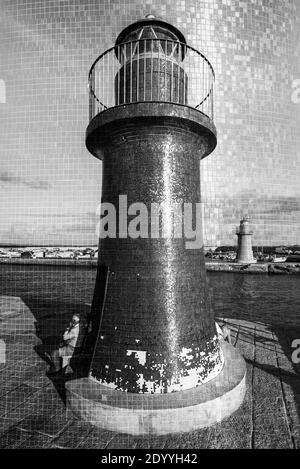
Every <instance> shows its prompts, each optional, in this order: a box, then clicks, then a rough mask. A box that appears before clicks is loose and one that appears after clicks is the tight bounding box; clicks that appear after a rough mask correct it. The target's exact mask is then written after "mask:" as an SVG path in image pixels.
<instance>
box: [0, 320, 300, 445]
mask: <svg viewBox="0 0 300 469" xmlns="http://www.w3.org/2000/svg"><path fill="white" fill-rule="evenodd" d="M225 321H226V322H227V323H229V324H230V328H231V330H232V335H233V339H234V343H235V345H236V347H237V348H238V349H239V350H240V352H241V353H242V354H243V356H244V357H245V359H246V362H247V371H248V372H247V383H248V385H247V394H246V398H245V400H244V403H243V405H242V406H241V407H240V409H239V410H238V411H237V412H235V413H234V414H233V415H232V416H231V417H229V418H228V419H226V420H224V421H223V422H221V423H220V424H217V425H214V426H212V427H210V428H206V429H203V430H200V431H194V432H192V433H186V434H185V433H183V434H178V435H168V436H163V437H143V438H141V437H140V438H137V437H133V436H130V435H124V434H118V433H113V432H110V431H105V430H101V429H97V428H95V427H93V426H91V425H90V424H87V423H84V422H81V421H79V420H78V419H76V418H75V417H74V416H73V415H72V414H71V413H70V411H68V410H66V408H65V404H64V397H65V395H64V380H63V379H62V378H55V379H52V380H51V379H50V378H48V377H47V376H46V374H45V372H46V368H47V365H46V363H45V362H44V361H43V360H42V358H40V356H39V355H38V354H37V352H36V351H35V348H34V347H35V346H36V345H37V344H39V343H40V340H39V339H37V337H36V336H35V334H34V333H33V332H32V331H26V330H24V331H22V330H19V331H17V332H15V333H10V334H8V335H6V336H5V338H4V339H5V342H6V363H2V364H0V448H106V449H113V448H119V449H120V448H146V449H147V448H148V449H149V448H157V449H163V448H165V449H168V448H172V449H181V448H187V449H189V448H300V418H299V417H300V408H299V406H300V365H295V364H293V363H292V362H291V353H292V348H291V343H292V341H293V339H295V338H300V329H295V328H293V329H284V328H276V329H275V328H274V327H273V326H270V325H266V324H262V323H258V322H247V321H242V320H233V319H228V320H225Z"/></svg>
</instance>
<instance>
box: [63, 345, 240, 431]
mask: <svg viewBox="0 0 300 469" xmlns="http://www.w3.org/2000/svg"><path fill="white" fill-rule="evenodd" d="M221 347H222V351H223V354H224V359H225V362H224V367H223V369H222V371H221V372H220V373H219V374H218V375H217V376H216V377H215V378H214V379H212V380H210V381H209V382H207V383H205V384H202V385H201V386H198V387H195V388H192V389H187V390H184V391H177V392H173V393H169V394H134V393H128V392H123V391H115V390H113V389H111V388H109V387H107V386H104V385H102V384H99V383H97V382H95V381H94V380H92V379H89V378H82V379H78V380H74V381H69V382H67V383H66V393H67V406H68V407H69V408H70V409H71V410H72V411H73V412H74V413H75V414H76V415H77V416H78V417H79V418H81V419H82V420H84V421H87V422H90V423H91V424H92V425H95V426H97V427H100V428H103V429H106V430H111V431H116V432H120V433H128V434H132V435H149V434H155V435H163V434H168V433H179V432H180V433H181V432H189V431H193V430H197V429H200V428H203V427H208V426H210V425H212V424H214V423H217V422H220V421H221V420H223V419H224V418H226V417H228V416H229V415H231V414H232V413H233V412H234V411H235V410H237V409H238V407H239V406H240V405H241V403H242V401H243V399H244V395H245V391H246V364H245V362H244V359H243V358H242V357H241V355H240V354H239V352H238V351H237V350H236V349H235V348H234V347H233V346H232V345H229V344H228V343H227V342H224V341H222V342H221Z"/></svg>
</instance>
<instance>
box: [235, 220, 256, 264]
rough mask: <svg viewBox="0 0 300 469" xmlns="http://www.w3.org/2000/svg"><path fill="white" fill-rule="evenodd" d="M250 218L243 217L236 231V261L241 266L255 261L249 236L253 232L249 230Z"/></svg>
mask: <svg viewBox="0 0 300 469" xmlns="http://www.w3.org/2000/svg"><path fill="white" fill-rule="evenodd" d="M249 225H250V218H249V217H248V216H245V217H244V218H243V219H242V220H241V221H240V226H239V227H238V228H237V230H236V234H237V237H238V245H237V256H236V261H237V262H240V263H242V264H248V263H249V262H251V263H254V262H256V259H254V257H253V251H252V243H251V236H252V235H253V231H252V230H250V226H249Z"/></svg>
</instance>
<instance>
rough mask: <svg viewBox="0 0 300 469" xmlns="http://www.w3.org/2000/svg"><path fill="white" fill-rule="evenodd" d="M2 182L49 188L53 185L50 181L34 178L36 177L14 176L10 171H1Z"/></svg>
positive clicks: (33, 187) (40, 188)
mask: <svg viewBox="0 0 300 469" xmlns="http://www.w3.org/2000/svg"><path fill="white" fill-rule="evenodd" d="M0 182H3V183H7V184H13V185H16V186H20V185H21V186H26V187H30V188H31V189H39V190H47V189H49V188H50V187H51V185H50V184H49V182H48V181H41V180H38V179H37V180H34V179H25V178H21V177H19V176H14V175H13V174H12V173H9V172H8V171H5V172H2V173H0Z"/></svg>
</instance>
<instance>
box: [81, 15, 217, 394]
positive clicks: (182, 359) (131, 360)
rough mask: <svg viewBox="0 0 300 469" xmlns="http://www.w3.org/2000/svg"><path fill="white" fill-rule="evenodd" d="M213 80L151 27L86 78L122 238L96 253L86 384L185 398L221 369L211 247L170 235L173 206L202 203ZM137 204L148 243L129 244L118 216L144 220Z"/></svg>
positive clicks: (152, 21) (94, 134)
mask: <svg viewBox="0 0 300 469" xmlns="http://www.w3.org/2000/svg"><path fill="white" fill-rule="evenodd" d="M109 56H110V57H109ZM103 64H104V65H103ZM198 65H199V66H200V65H201V67H202V68H199V67H198ZM103 66H104V70H102V67H103ZM97 67H98V68H97ZM105 71H106V74H105ZM103 72H104V73H103ZM107 74H108V75H109V77H108V79H107V80H108V81H107V82H105V86H103V82H102V84H101V77H103V76H106V77H107ZM196 78H197V80H196ZM104 80H105V79H104ZM109 80H111V82H112V84H113V92H114V100H115V105H114V106H112V107H109V108H108V107H107V106H106V105H105V100H104V98H105V96H104V95H103V94H102V92H104V90H105V91H106V92H107V91H108V90H109V87H108V86H109ZM213 81H214V73H213V70H212V67H211V65H210V63H209V62H208V60H207V59H206V58H205V57H204V56H202V55H201V54H200V53H199V52H197V51H195V50H194V49H192V48H189V46H187V45H186V41H185V38H184V37H183V35H182V34H181V33H180V32H179V31H178V30H177V29H176V28H175V27H173V26H172V25H170V24H168V23H166V22H165V21H162V20H160V19H157V18H154V17H147V18H145V19H143V20H140V21H138V22H136V23H134V24H132V25H130V26H129V27H127V28H125V30H123V31H122V32H121V34H120V35H119V36H118V38H117V40H116V44H115V47H114V48H113V49H111V50H109V51H107V53H106V54H103V55H102V56H100V58H99V59H98V60H97V61H96V62H95V63H94V65H93V67H92V69H91V72H90V93H91V94H90V96H91V102H90V112H91V118H92V120H91V122H90V124H89V126H88V128H87V136H86V145H87V148H88V149H89V151H90V152H91V153H92V154H93V155H95V156H96V157H97V158H101V159H102V160H103V182H102V204H107V203H109V204H112V206H113V207H115V208H116V214H117V222H116V226H115V230H116V232H115V236H113V237H112V236H107V237H105V238H104V239H100V244H99V269H101V271H102V272H104V271H105V269H106V276H107V281H106V285H105V294H103V300H102V304H101V308H100V310H99V311H98V314H100V315H101V320H100V330H99V334H98V338H97V341H96V345H95V351H94V356H93V359H92V364H91V370H90V376H91V377H92V378H93V379H94V380H96V381H97V382H99V383H102V384H104V385H106V386H109V387H111V388H113V389H115V390H120V391H125V392H130V393H154V394H155V393H171V392H173V391H181V390H185V389H190V388H193V387H196V386H199V385H201V384H203V383H205V382H208V381H209V380H211V379H212V378H214V377H215V376H216V375H217V374H218V373H219V372H220V371H221V369H222V367H223V354H222V350H221V348H220V345H219V341H218V338H217V335H216V328H215V323H214V316H213V312H212V309H211V303H210V299H209V294H208V287H207V281H206V273H205V265H204V255H203V241H202V239H201V240H200V241H199V239H198V240H197V241H196V240H194V242H191V241H187V239H186V238H185V237H184V236H181V237H179V236H178V237H175V236H174V233H173V232H172V223H173V216H176V213H175V211H174V210H173V208H174V206H176V204H177V206H181V207H183V206H184V205H183V204H190V206H191V207H196V205H197V203H198V204H199V202H200V177H199V176H200V175H199V160H200V159H201V158H204V157H205V156H207V155H209V153H211V151H212V150H213V149H214V148H215V146H216V129H215V126H214V124H213V120H212V105H213V102H212V99H213ZM190 83H191V84H193V85H194V87H195V89H193V90H190V89H189V87H190ZM197 93H198V101H193V99H194V96H195V94H196V96H197ZM138 202H142V203H143V204H145V208H146V209H147V213H148V214H149V219H146V225H145V224H144V228H145V230H146V231H147V232H149V235H148V236H144V237H142V236H140V237H135V236H131V235H130V233H129V232H128V233H127V228H128V230H129V225H128V227H127V226H126V222H125V225H124V221H122V214H121V212H122V210H123V214H124V210H125V216H126V215H127V207H130V206H131V209H132V210H133V211H132V212H131V215H136V214H137V213H135V210H134V209H133V207H134V205H132V204H136V203H138ZM153 204H157V206H159V204H161V207H162V212H161V213H162V219H161V224H160V228H162V225H163V227H164V228H162V229H165V230H166V231H165V232H164V235H163V236H161V232H160V233H159V234H158V231H157V232H156V234H155V235H154V236H153ZM124 207H125V208H124ZM183 211H184V210H183ZM140 215H141V217H140V218H142V217H143V215H144V214H140ZM187 215H189V214H187ZM187 215H186V214H183V216H187ZM129 219H130V217H129ZM197 221H198V224H199V217H198V219H197ZM180 226H181V225H180ZM156 228H157V229H158V228H159V227H158V226H157V227H156ZM181 229H182V227H181ZM201 229H202V227H201ZM150 232H151V233H150ZM144 234H145V233H144ZM96 288H97V287H96Z"/></svg>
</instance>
